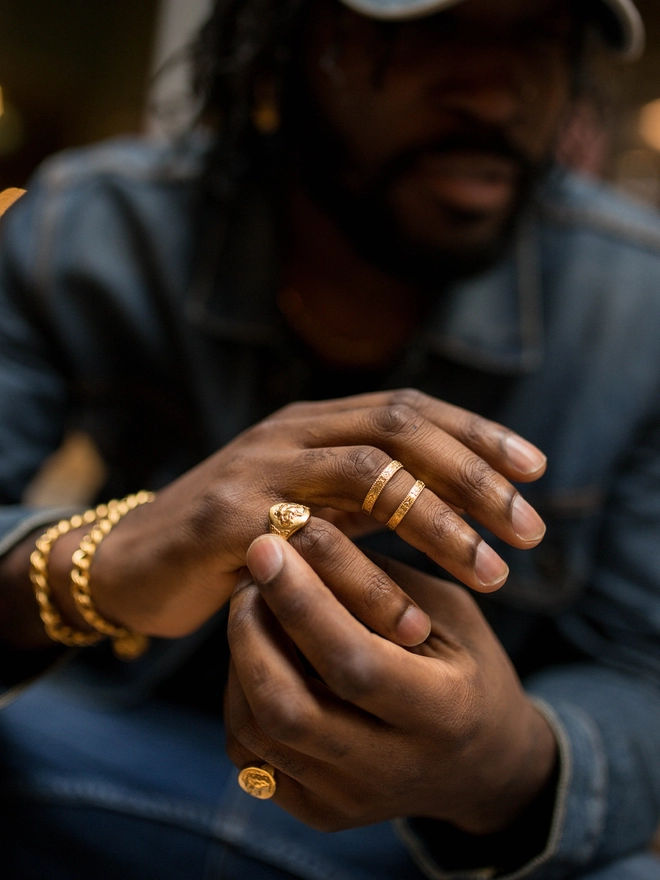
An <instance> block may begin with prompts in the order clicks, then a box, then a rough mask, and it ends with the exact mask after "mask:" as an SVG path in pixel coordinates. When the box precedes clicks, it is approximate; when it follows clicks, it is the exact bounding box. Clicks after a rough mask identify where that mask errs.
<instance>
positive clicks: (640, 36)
mask: <svg viewBox="0 0 660 880" xmlns="http://www.w3.org/2000/svg"><path fill="white" fill-rule="evenodd" d="M462 2H463V0H342V3H344V5H345V6H348V7H350V8H351V9H353V10H355V12H359V13H360V14H361V15H366V16H368V17H369V18H378V19H381V20H383V21H403V20H405V19H409V18H422V17H423V16H426V15H433V13H434V12H440V10H442V9H446V8H448V7H449V6H456V5H457V4H458V3H462ZM493 2H497V0H493ZM598 5H599V6H600V7H601V11H602V19H601V21H602V25H603V34H604V36H605V38H606V39H607V41H608V42H609V44H610V45H611V46H612V48H613V49H614V50H615V51H616V52H617V53H618V54H619V55H621V56H622V57H623V58H626V59H628V60H631V61H634V60H635V59H636V58H639V56H640V55H641V54H642V52H643V51H644V41H645V34H644V23H643V21H642V17H641V15H640V14H639V12H638V10H637V7H636V6H635V4H634V3H633V2H632V0H598V4H597V5H595V6H594V8H595V9H597V8H598Z"/></svg>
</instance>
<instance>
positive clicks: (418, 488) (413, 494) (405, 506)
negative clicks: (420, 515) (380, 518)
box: [387, 480, 424, 530]
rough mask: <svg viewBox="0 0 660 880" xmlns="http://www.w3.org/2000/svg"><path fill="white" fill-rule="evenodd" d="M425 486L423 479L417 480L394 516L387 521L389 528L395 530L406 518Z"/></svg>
mask: <svg viewBox="0 0 660 880" xmlns="http://www.w3.org/2000/svg"><path fill="white" fill-rule="evenodd" d="M423 488H424V483H422V481H421V480H417V482H416V483H415V485H414V486H413V487H412V489H411V490H410V492H408V494H407V495H406V497H405V498H404V499H403V501H402V502H401V504H399V506H398V507H397V509H396V510H395V511H394V513H393V514H392V516H391V517H390V518H389V520H388V521H387V528H388V529H392V530H394V529H395V528H396V527H397V526H398V525H399V523H400V522H401V520H402V519H403V518H404V516H405V515H406V514H407V513H408V511H409V510H410V508H411V507H412V506H413V504H414V503H415V501H417V499H418V498H419V496H420V495H421V494H422V489H423Z"/></svg>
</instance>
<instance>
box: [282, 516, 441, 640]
mask: <svg viewBox="0 0 660 880" xmlns="http://www.w3.org/2000/svg"><path fill="white" fill-rule="evenodd" d="M291 543H292V544H293V546H295V548H296V549H297V550H298V552H299V553H300V554H301V555H302V556H303V558H304V559H306V560H307V562H308V563H309V564H310V565H311V566H312V568H314V569H315V571H316V573H317V574H318V576H319V577H320V578H321V580H322V581H323V583H324V584H326V585H327V586H328V587H329V588H330V590H332V592H333V593H334V594H335V596H337V598H338V599H339V601H340V602H341V603H342V604H343V605H344V606H345V607H346V608H348V610H349V611H350V612H351V613H352V614H354V615H355V616H356V617H357V618H358V619H359V620H361V621H362V622H363V623H364V624H365V625H366V626H368V627H369V628H370V629H372V630H374V631H375V632H377V633H379V634H380V635H382V636H384V637H385V638H387V639H389V640H390V641H393V642H396V643H397V644H399V645H406V646H408V647H412V646H413V645H419V644H421V643H422V642H423V641H424V640H425V639H426V637H427V636H428V634H429V630H430V626H431V624H430V621H429V618H428V615H427V614H425V613H424V612H423V611H422V610H421V609H420V608H418V606H417V604H416V603H415V602H414V601H413V600H412V599H411V598H410V596H408V595H407V594H406V593H405V592H404V591H403V590H402V589H401V588H400V587H399V585H398V584H396V583H395V582H394V581H393V580H392V579H391V578H390V577H388V576H387V575H386V574H385V573H384V572H383V571H382V569H380V568H379V567H378V566H377V565H375V564H374V563H373V562H372V561H371V560H370V559H369V558H368V557H367V556H365V555H364V553H362V552H361V551H360V550H359V549H358V548H357V547H356V546H355V544H354V543H353V542H352V541H351V540H350V539H348V538H347V537H346V536H345V535H343V534H342V533H341V532H340V531H339V530H338V529H336V528H335V527H334V526H332V525H331V524H330V523H328V522H326V521H325V520H321V519H317V518H316V517H312V518H311V519H310V520H309V521H308V522H307V523H306V525H305V526H304V528H303V529H301V530H300V531H299V532H297V533H296V534H295V535H293V536H292V538H291Z"/></svg>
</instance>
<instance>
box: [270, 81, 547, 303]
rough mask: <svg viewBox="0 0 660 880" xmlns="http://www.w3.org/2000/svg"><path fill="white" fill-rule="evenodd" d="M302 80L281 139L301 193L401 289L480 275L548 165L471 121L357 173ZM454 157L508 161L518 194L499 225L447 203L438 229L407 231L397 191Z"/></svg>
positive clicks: (499, 252)
mask: <svg viewBox="0 0 660 880" xmlns="http://www.w3.org/2000/svg"><path fill="white" fill-rule="evenodd" d="M300 83H304V78H303V77H300V79H299V80H298V85H297V86H296V87H295V88H294V89H292V90H290V91H289V95H288V99H287V100H286V102H285V104H284V107H283V131H282V133H283V139H284V143H285V149H286V152H287V154H288V157H289V164H290V166H291V167H292V168H293V169H295V174H296V175H297V177H298V179H299V180H300V182H301V184H302V186H303V188H304V189H305V190H306V192H307V193H308V195H309V196H310V197H311V198H312V200H313V201H314V202H315V203H316V205H317V206H318V207H319V208H320V209H321V210H322V211H323V212H324V213H325V214H327V215H328V216H329V217H330V218H331V219H332V220H333V221H334V223H335V225H336V226H337V227H338V228H339V230H340V231H341V232H342V233H343V234H344V236H345V237H346V239H347V240H348V241H349V242H350V244H351V245H352V247H353V248H354V249H355V251H356V252H357V253H358V254H359V255H360V256H361V257H362V258H363V259H365V260H366V261H368V262H370V263H371V264H373V265H375V266H376V267H378V268H379V269H381V270H383V271H385V272H386V273H388V274H390V275H393V276H395V277H397V278H399V279H401V280H402V281H404V282H407V283H413V284H415V285H416V286H418V287H420V288H422V289H429V288H432V289H435V290H436V291H437V288H438V284H439V283H440V284H443V285H444V284H447V283H451V282H453V281H456V280H460V279H463V278H468V277H470V276H472V275H476V274H479V273H481V272H483V271H485V270H486V269H488V268H489V267H490V266H492V265H493V264H495V263H496V262H498V261H499V260H500V259H501V258H502V256H503V254H504V253H505V252H506V250H507V249H508V248H509V247H510V244H511V241H512V239H513V237H514V234H515V230H516V226H517V222H518V219H519V217H520V215H521V213H522V212H523V211H524V209H525V207H526V205H527V204H528V202H529V201H530V198H531V195H532V192H533V190H534V186H535V184H536V182H537V181H538V179H539V178H540V177H541V176H542V175H543V174H544V173H545V172H546V170H547V169H548V167H549V165H550V158H549V157H548V158H546V159H544V160H543V161H540V162H533V161H531V160H530V159H529V158H528V157H527V156H526V155H525V154H524V153H523V151H521V150H520V149H519V148H518V147H517V146H516V145H515V144H513V143H512V141H511V140H510V139H509V138H508V137H507V135H506V133H504V132H503V131H502V130H500V129H498V128H495V127H488V126H484V125H481V124H478V123H475V122H473V121H471V120H457V121H456V125H455V127H454V130H453V131H452V132H451V133H449V134H447V135H446V136H444V137H442V138H439V139H435V140H432V141H428V142H425V143H420V144H416V145H414V146H411V147H410V148H408V149H406V150H405V151H402V152H400V153H399V154H398V155H396V156H395V157H394V158H392V159H390V160H389V161H388V162H386V163H385V164H384V165H383V166H382V167H381V168H379V169H377V171H375V172H374V173H373V174H371V175H368V174H364V173H361V172H360V170H359V168H358V167H357V163H356V162H355V161H354V159H353V157H352V155H351V151H350V148H349V145H348V144H347V143H346V142H345V140H344V139H343V138H342V137H341V135H340V134H339V133H337V132H336V131H334V130H333V128H332V127H331V125H330V124H329V122H328V121H327V120H326V119H324V118H323V117H322V116H321V114H320V113H319V111H318V110H317V108H316V106H315V104H314V101H313V100H312V98H311V96H310V95H309V94H307V93H306V90H305V88H304V85H300ZM457 154H469V155H471V156H475V155H476V156H482V157H484V158H486V159H489V160H492V159H495V160H500V161H501V160H505V162H506V163H507V164H508V165H509V166H510V167H512V168H513V169H515V172H514V175H513V176H514V178H515V186H514V194H513V197H512V199H511V201H510V204H509V205H508V208H507V209H506V210H505V211H504V212H502V213H501V214H500V215H499V216H497V217H496V218H492V217H491V218H488V217H486V216H485V215H484V213H483V212H478V211H468V210H458V209H456V208H454V207H452V206H451V205H449V204H447V203H444V204H442V205H441V206H440V207H439V208H438V206H437V205H436V206H435V210H438V211H439V212H440V214H441V223H440V225H441V227H443V229H444V233H443V229H440V230H438V228H437V224H435V223H434V222H433V220H431V222H429V223H428V224H427V226H426V229H423V228H420V227H423V226H424V224H423V223H419V222H418V223H417V224H416V228H415V229H414V231H413V230H411V228H410V224H409V223H406V221H405V218H404V211H402V208H401V202H400V198H399V194H400V192H401V190H402V188H405V186H406V182H407V181H409V180H410V179H411V177H412V176H414V175H415V173H416V171H417V170H418V169H419V168H420V166H421V165H422V164H423V163H424V161H425V160H428V159H431V161H436V160H438V159H439V160H440V161H442V159H443V157H447V156H455V155H457Z"/></svg>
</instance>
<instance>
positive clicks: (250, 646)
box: [228, 584, 382, 783]
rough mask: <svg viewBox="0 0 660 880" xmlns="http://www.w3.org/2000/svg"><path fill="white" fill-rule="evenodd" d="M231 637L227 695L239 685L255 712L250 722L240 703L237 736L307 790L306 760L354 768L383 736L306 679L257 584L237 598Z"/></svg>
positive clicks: (251, 711)
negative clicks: (368, 745) (368, 743)
mask: <svg viewBox="0 0 660 880" xmlns="http://www.w3.org/2000/svg"><path fill="white" fill-rule="evenodd" d="M228 632H229V639H230V649H231V656H232V667H233V674H234V675H235V677H236V681H232V683H231V684H230V686H229V687H228V693H229V694H230V696H231V695H234V697H236V689H237V683H238V684H240V690H241V693H242V694H243V695H244V697H245V700H246V701H247V704H248V705H249V714H247V712H246V708H245V706H243V707H242V708H241V707H240V705H239V702H240V701H239V702H237V700H238V698H237V697H236V699H235V700H234V702H233V703H232V707H231V710H230V711H231V713H232V730H233V731H234V735H235V736H236V737H237V738H238V739H239V741H240V742H241V743H242V744H243V745H244V746H245V747H246V748H249V749H251V750H252V751H254V752H256V753H257V754H259V755H262V756H263V757H264V758H265V759H268V760H270V758H272V759H273V760H272V761H271V763H272V764H273V765H274V766H279V767H281V768H282V769H283V770H285V772H286V773H287V774H289V775H291V776H292V777H293V778H295V779H297V780H298V781H300V782H303V783H304V782H305V775H306V774H307V770H308V768H309V766H310V765H309V762H307V763H306V762H305V761H304V760H303V758H304V757H307V758H313V759H315V760H316V761H322V762H331V763H336V764H337V765H338V766H339V765H342V764H345V763H346V762H347V761H348V762H349V763H350V757H351V753H354V752H360V753H361V752H362V750H363V747H364V746H363V744H364V742H365V740H368V739H370V738H371V737H372V736H373V735H374V733H376V732H378V733H379V735H380V733H381V731H382V724H381V723H380V722H377V721H376V720H375V719H373V718H371V716H369V715H366V714H365V713H364V712H361V711H360V710H359V709H357V708H355V707H353V706H350V705H349V704H348V703H346V702H345V701H343V700H341V699H338V698H337V697H336V696H335V695H334V694H332V693H331V692H330V691H329V690H328V689H327V688H326V687H325V686H324V685H323V684H322V683H320V682H319V681H318V680H316V679H315V678H312V677H310V676H308V675H306V674H305V673H304V672H303V670H302V669H301V668H300V664H299V662H298V659H297V655H296V652H295V649H294V647H293V643H292V642H291V640H290V639H289V637H288V636H286V635H285V634H284V632H283V630H282V628H281V626H280V624H279V622H278V621H277V620H276V619H275V618H274V616H273V614H272V612H271V611H270V609H269V608H268V606H267V605H266V603H265V602H264V599H263V597H262V596H261V595H260V594H259V591H258V589H257V588H256V586H255V585H254V584H250V585H248V586H247V587H244V588H243V589H241V590H238V591H237V592H236V593H234V595H233V596H232V600H231V607H230V619H229V625H228ZM237 706H238V709H237ZM285 747H286V748H285ZM287 750H292V751H287ZM299 765H300V766H299Z"/></svg>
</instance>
